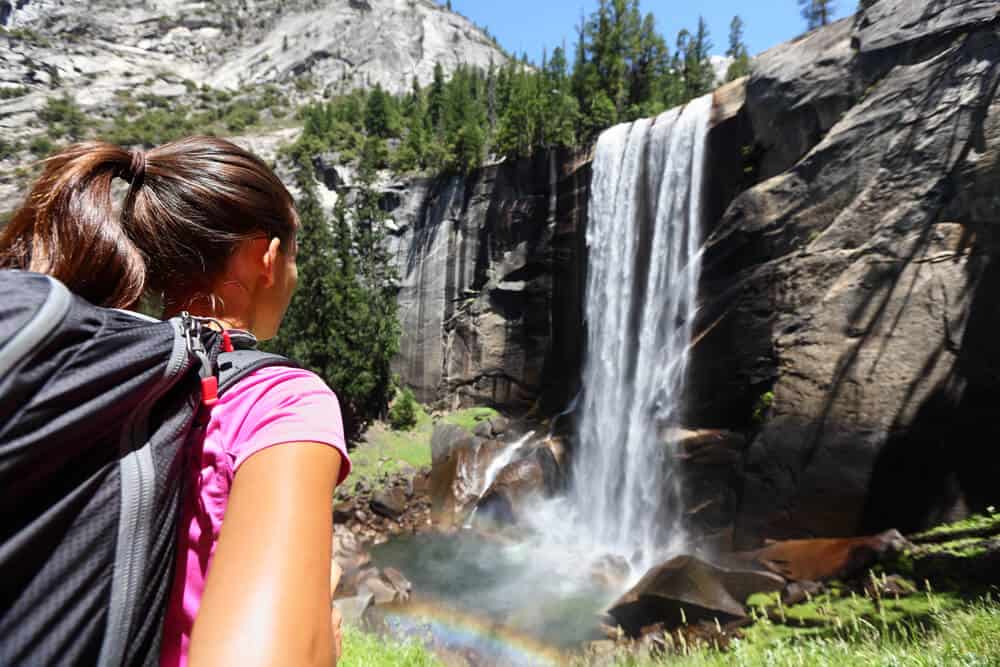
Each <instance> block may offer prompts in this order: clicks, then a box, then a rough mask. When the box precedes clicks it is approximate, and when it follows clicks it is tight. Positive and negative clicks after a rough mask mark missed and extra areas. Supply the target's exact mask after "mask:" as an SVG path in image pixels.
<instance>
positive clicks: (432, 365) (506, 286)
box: [391, 153, 590, 409]
mask: <svg viewBox="0 0 1000 667" xmlns="http://www.w3.org/2000/svg"><path fill="white" fill-rule="evenodd" d="M589 171H590V170H589V163H588V162H587V161H586V159H585V158H582V159H581V158H578V157H577V156H574V155H569V154H557V153H551V154H539V155H537V156H536V157H535V158H533V159H525V160H520V161H516V162H505V163H503V164H499V165H494V166H489V167H486V168H483V169H480V170H478V171H476V172H474V173H473V174H472V175H471V176H470V177H469V178H467V179H463V178H460V177H444V178H440V179H435V180H428V179H423V180H417V181H415V182H413V183H410V184H409V185H408V187H407V189H406V190H405V191H404V193H403V196H402V197H400V201H399V203H398V206H397V207H396V208H395V209H394V211H393V213H392V215H393V219H394V222H395V224H396V226H397V228H398V229H399V230H400V231H399V233H398V236H397V237H396V238H395V239H393V240H392V243H391V246H392V249H393V252H394V254H395V257H396V261H397V267H398V270H399V274H400V276H401V278H402V284H401V289H400V294H399V306H400V310H399V314H400V321H401V325H402V331H403V336H402V340H401V352H400V354H399V356H398V358H397V360H396V363H395V365H394V370H395V371H396V372H397V373H399V374H400V377H401V378H402V380H403V381H404V382H405V383H407V384H408V385H410V386H412V387H414V388H415V390H416V393H417V396H418V398H419V399H420V400H421V401H425V402H431V401H443V402H445V403H447V404H448V405H449V406H451V407H457V406H459V405H471V404H490V405H496V406H499V407H504V408H508V409H522V408H524V407H528V406H531V405H532V404H534V403H535V402H536V401H537V400H538V399H539V398H542V399H544V400H545V401H546V402H547V403H548V404H550V405H551V406H553V407H561V406H562V405H564V404H565V402H566V401H567V400H568V398H569V397H571V395H572V392H573V391H575V384H576V382H577V376H578V369H579V359H580V346H581V344H582V337H581V336H580V335H579V332H580V329H581V326H582V307H581V297H582V286H583V276H582V271H583V266H584V262H583V259H582V255H583V233H582V232H583V229H584V224H585V222H586V205H587V196H588V194H587V193H588V184H589ZM556 341H558V343H556Z"/></svg>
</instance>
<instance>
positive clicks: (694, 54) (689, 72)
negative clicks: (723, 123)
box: [677, 17, 715, 102]
mask: <svg viewBox="0 0 1000 667" xmlns="http://www.w3.org/2000/svg"><path fill="white" fill-rule="evenodd" d="M677 49H678V51H680V52H681V53H683V59H684V98H685V99H684V102H687V101H689V100H693V99H694V98H696V97H701V96H702V95H705V94H707V93H709V92H710V91H711V90H712V88H713V87H714V86H715V72H714V71H713V69H712V62H711V60H710V59H709V53H710V51H711V50H712V41H711V39H710V38H709V33H708V25H707V24H706V23H705V19H704V18H701V17H699V18H698V29H697V31H696V32H695V34H694V35H692V34H690V33H688V32H687V31H686V30H682V31H681V33H680V34H679V35H678V36H677Z"/></svg>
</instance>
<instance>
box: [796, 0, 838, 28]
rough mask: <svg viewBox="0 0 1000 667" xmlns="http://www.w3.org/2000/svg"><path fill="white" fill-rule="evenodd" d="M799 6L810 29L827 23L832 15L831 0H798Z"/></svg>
mask: <svg viewBox="0 0 1000 667" xmlns="http://www.w3.org/2000/svg"><path fill="white" fill-rule="evenodd" d="M799 6H800V7H802V18H804V19H805V20H806V24H807V25H808V26H809V29H810V30H813V29H814V28H821V27H823V26H825V25H828V24H829V23H830V19H831V18H832V17H833V11H834V7H833V0H799Z"/></svg>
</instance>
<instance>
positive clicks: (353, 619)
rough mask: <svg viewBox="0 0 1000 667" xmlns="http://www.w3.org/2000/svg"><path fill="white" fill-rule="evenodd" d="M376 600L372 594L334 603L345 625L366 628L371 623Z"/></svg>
mask: <svg viewBox="0 0 1000 667" xmlns="http://www.w3.org/2000/svg"><path fill="white" fill-rule="evenodd" d="M374 603H375V599H374V597H373V596H372V594H371V593H366V594H364V595H356V596H354V597H349V598H341V599H339V600H337V601H336V602H334V604H335V605H337V609H338V610H340V615H341V616H342V617H343V619H344V623H345V624H347V625H352V626H354V627H358V628H365V627H368V625H369V624H370V622H371V617H370V612H371V608H372V605H373V604H374Z"/></svg>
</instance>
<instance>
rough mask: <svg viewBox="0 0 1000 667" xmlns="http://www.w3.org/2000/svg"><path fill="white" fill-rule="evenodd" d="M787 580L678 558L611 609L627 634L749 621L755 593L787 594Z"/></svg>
mask: <svg viewBox="0 0 1000 667" xmlns="http://www.w3.org/2000/svg"><path fill="white" fill-rule="evenodd" d="M784 584H785V581H784V579H782V578H781V577H779V576H777V575H774V574H771V573H769V572H763V571H756V570H752V569H749V568H744V569H736V568H727V567H723V566H720V565H715V564H712V563H709V562H707V561H704V560H701V559H699V558H697V557H695V556H676V557H674V558H671V559H670V560H668V561H666V562H664V563H662V564H660V565H657V566H656V567H653V568H652V569H650V570H649V571H648V572H647V573H646V574H645V575H643V577H642V579H640V580H639V583H637V584H636V585H635V586H633V587H632V589H630V590H629V591H628V592H626V593H625V594H624V595H622V596H621V597H620V598H619V599H618V600H617V601H616V602H615V603H614V604H613V605H612V606H611V608H610V609H609V610H608V613H609V614H610V615H611V616H612V617H613V618H614V619H615V621H616V622H617V623H618V625H620V626H621V627H622V628H623V629H624V630H625V632H626V633H627V634H628V635H630V636H632V637H638V636H640V634H641V631H642V628H644V627H647V626H651V625H655V624H659V623H662V624H663V626H664V627H665V628H674V627H677V626H680V625H683V624H685V623H694V622H697V621H701V620H712V619H718V620H719V621H720V622H726V621H728V620H731V619H734V618H742V617H744V616H746V610H745V609H744V607H743V603H744V602H745V601H746V599H747V598H748V597H749V596H750V595H752V594H754V593H761V592H771V591H777V590H781V588H782V587H783V586H784Z"/></svg>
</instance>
